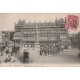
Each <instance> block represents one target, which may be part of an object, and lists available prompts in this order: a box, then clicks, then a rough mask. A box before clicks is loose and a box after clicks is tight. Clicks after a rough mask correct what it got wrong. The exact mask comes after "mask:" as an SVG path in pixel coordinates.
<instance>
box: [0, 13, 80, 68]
mask: <svg viewBox="0 0 80 80" xmlns="http://www.w3.org/2000/svg"><path fill="white" fill-rule="evenodd" d="M0 66H1V67H2V66H4V67H7V66H12V67H15V66H21V67H35V66H37V67H40V66H41V67H48V66H49V67H50V66H80V13H0Z"/></svg>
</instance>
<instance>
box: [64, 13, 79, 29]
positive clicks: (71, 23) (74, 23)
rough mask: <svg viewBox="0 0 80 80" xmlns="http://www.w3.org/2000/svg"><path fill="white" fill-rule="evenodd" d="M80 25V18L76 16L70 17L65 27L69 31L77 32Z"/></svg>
mask: <svg viewBox="0 0 80 80" xmlns="http://www.w3.org/2000/svg"><path fill="white" fill-rule="evenodd" d="M78 24H79V17H78V16H76V15H68V16H67V19H66V25H65V27H66V28H67V29H69V30H77V27H78Z"/></svg>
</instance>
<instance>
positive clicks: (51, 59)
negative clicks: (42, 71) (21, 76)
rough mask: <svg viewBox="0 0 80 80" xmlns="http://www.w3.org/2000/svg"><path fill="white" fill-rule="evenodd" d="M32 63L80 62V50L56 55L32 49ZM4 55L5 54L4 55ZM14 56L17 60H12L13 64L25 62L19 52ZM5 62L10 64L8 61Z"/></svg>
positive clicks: (0, 58) (2, 61) (1, 58)
mask: <svg viewBox="0 0 80 80" xmlns="http://www.w3.org/2000/svg"><path fill="white" fill-rule="evenodd" d="M29 52H30V63H29V64H28V65H31V64H79V63H80V59H79V58H78V53H79V50H75V49H74V50H64V51H63V52H60V53H59V54H54V55H47V56H46V55H42V56H40V55H39V53H35V51H32V50H30V51H29ZM3 57H4V56H3ZM3 57H2V56H0V60H1V63H5V62H4V60H3V59H4V58H3ZM13 57H14V58H15V62H14V63H13V62H11V63H13V64H16V63H18V64H23V62H22V60H21V59H20V55H19V53H17V54H14V55H13ZM5 64H10V62H7V63H5ZM26 64H27V63H26Z"/></svg>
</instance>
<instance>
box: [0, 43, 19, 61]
mask: <svg viewBox="0 0 80 80" xmlns="http://www.w3.org/2000/svg"><path fill="white" fill-rule="evenodd" d="M19 48H20V47H19V46H18V45H15V44H12V43H9V42H4V43H1V45H0V53H1V56H5V59H4V61H5V62H8V61H9V62H10V61H11V60H12V58H13V53H17V52H18V51H19ZM14 61H15V60H13V62H14Z"/></svg>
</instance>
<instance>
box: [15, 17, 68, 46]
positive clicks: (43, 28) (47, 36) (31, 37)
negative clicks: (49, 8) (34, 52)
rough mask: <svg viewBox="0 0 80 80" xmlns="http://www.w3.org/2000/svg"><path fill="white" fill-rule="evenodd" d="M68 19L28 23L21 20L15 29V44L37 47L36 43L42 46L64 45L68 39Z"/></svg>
mask: <svg viewBox="0 0 80 80" xmlns="http://www.w3.org/2000/svg"><path fill="white" fill-rule="evenodd" d="M65 22H66V19H62V18H60V19H59V20H57V19H56V20H55V22H52V21H49V22H46V21H45V22H40V21H39V22H35V21H34V22H33V23H32V22H28V23H26V21H25V20H23V21H21V20H19V21H18V22H17V23H16V24H15V26H14V28H15V33H14V35H13V40H14V43H18V44H21V45H23V44H24V45H30V46H31V47H32V46H35V44H36V43H38V44H39V45H40V46H41V45H48V44H49V45H52V44H54V43H62V40H64V39H67V37H68V30H67V29H66V28H65Z"/></svg>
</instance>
